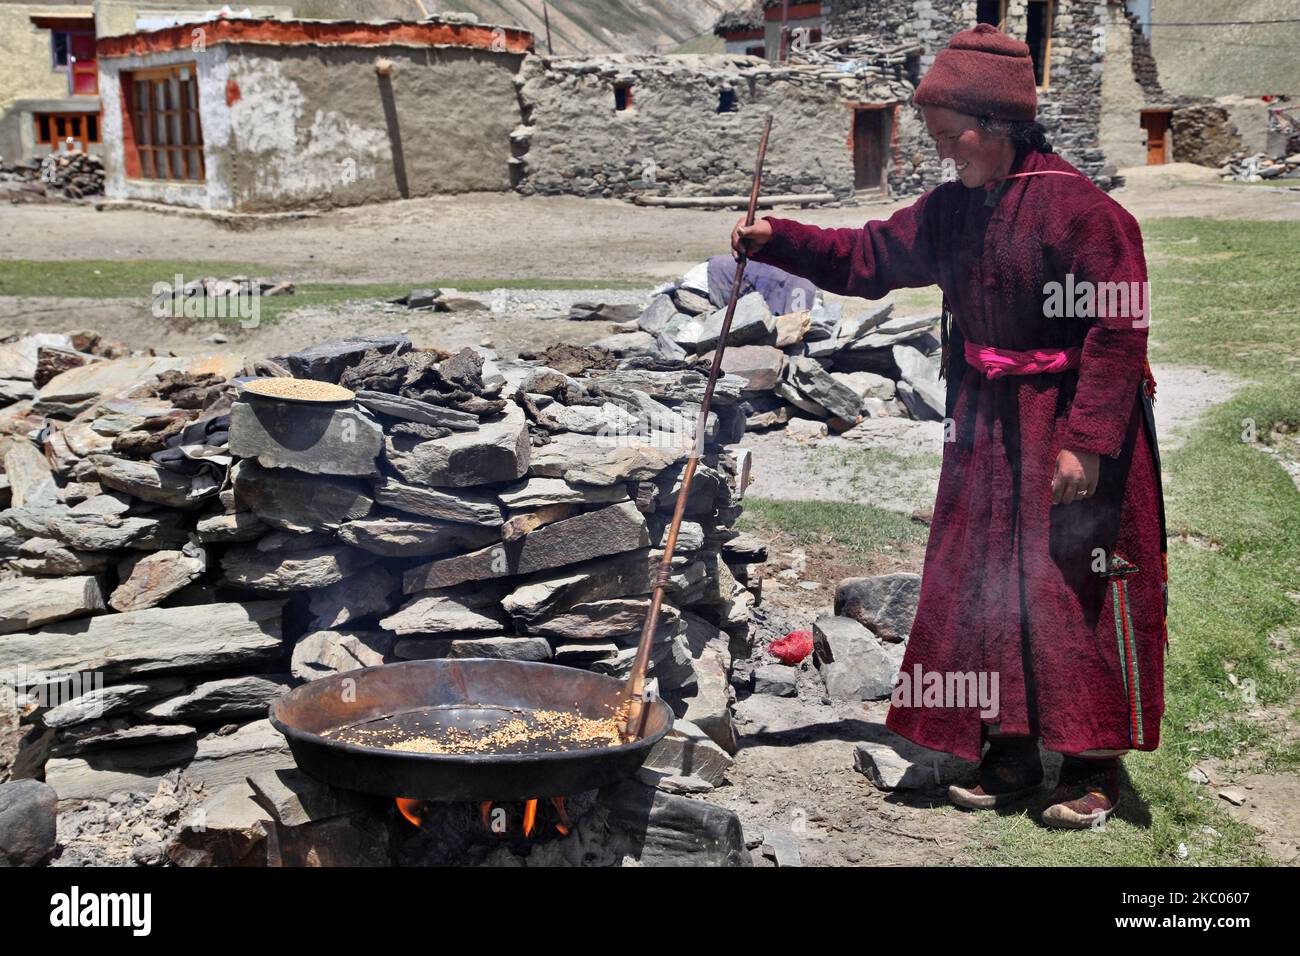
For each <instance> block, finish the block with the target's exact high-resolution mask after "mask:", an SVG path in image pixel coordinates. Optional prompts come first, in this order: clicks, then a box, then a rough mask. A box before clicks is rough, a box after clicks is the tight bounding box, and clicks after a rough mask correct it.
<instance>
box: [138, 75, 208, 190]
mask: <svg viewBox="0 0 1300 956" xmlns="http://www.w3.org/2000/svg"><path fill="white" fill-rule="evenodd" d="M122 114H123V115H122V125H123V130H124V132H125V135H124V136H123V137H122V141H123V142H122V145H123V150H124V152H125V154H126V155H125V167H126V174H127V177H128V178H130V179H157V180H165V181H168V182H181V183H202V182H204V181H205V178H206V169H205V167H204V159H203V124H202V121H201V118H200V116H199V83H198V72H197V70H196V69H195V66H194V64H193V63H178V64H176V65H174V66H164V67H152V68H149V69H144V70H132V71H130V72H124V73H123V74H122Z"/></svg>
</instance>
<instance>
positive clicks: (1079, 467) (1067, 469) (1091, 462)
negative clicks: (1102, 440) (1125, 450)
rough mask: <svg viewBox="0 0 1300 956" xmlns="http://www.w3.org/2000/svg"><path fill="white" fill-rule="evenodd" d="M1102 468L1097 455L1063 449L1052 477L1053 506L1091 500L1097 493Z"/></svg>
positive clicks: (1058, 456)
mask: <svg viewBox="0 0 1300 956" xmlns="http://www.w3.org/2000/svg"><path fill="white" fill-rule="evenodd" d="M1100 468H1101V458H1100V456H1098V455H1096V454H1095V453H1093V452H1088V451H1070V450H1069V449H1068V448H1062V449H1061V453H1060V454H1059V455H1057V456H1056V474H1055V475H1053V476H1052V504H1054V505H1072V504H1074V503H1075V502H1076V501H1084V500H1085V499H1088V498H1091V497H1092V496H1093V495H1094V494H1096V492H1097V476H1098V474H1099V472H1100Z"/></svg>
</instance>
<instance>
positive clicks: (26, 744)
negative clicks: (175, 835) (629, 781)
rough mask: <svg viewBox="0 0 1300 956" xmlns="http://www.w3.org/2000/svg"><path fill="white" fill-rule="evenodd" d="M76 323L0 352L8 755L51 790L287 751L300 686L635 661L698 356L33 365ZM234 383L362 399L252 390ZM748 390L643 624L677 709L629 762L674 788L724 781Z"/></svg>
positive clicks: (270, 758)
mask: <svg viewBox="0 0 1300 956" xmlns="http://www.w3.org/2000/svg"><path fill="white" fill-rule="evenodd" d="M77 335H78V334H73V335H70V336H64V337H60V336H28V337H27V338H25V339H20V340H17V341H15V342H12V343H8V344H5V345H3V346H0V376H3V380H4V381H5V382H6V383H7V384H6V385H5V386H4V387H5V389H6V391H5V395H6V396H7V398H6V399H4V401H6V402H7V403H8V404H7V405H6V407H3V408H0V455H2V457H3V464H4V476H3V479H2V481H3V484H0V507H3V509H4V510H3V511H0V678H2V679H0V686H4V685H6V684H7V685H9V686H11V687H14V688H16V692H17V695H18V700H17V703H18V705H19V707H20V710H21V713H22V715H23V716H22V721H21V723H20V725H19V726H17V727H10V728H9V730H8V731H5V728H4V727H3V725H0V734H3V733H5V732H8V733H10V737H9V739H8V740H7V741H0V755H3V754H4V752H5V748H6V746H7V747H8V748H9V751H10V758H11V759H10V760H9V761H8V763H9V770H8V773H9V774H10V775H12V776H15V777H19V776H25V777H40V776H42V775H43V777H44V779H45V781H46V782H47V783H48V784H49V785H50V786H51V787H53V788H54V790H55V791H56V792H57V794H58V796H59V798H60V800H61V801H63V802H64V803H65V805H66V804H67V803H68V802H75V801H86V800H98V799H106V798H108V797H110V796H112V795H115V794H121V793H126V794H142V793H143V794H152V793H154V792H155V791H156V790H157V789H158V788H159V787H160V785H161V781H163V780H164V778H165V777H166V775H167V774H168V773H169V771H172V770H174V769H176V768H183V770H184V774H185V777H186V780H187V781H188V784H187V785H189V786H199V787H201V788H203V789H204V792H208V793H211V792H214V791H217V790H219V789H220V788H224V787H228V786H243V785H244V782H245V779H246V778H247V777H249V776H250V775H252V774H254V773H257V772H261V771H265V770H269V769H275V768H277V767H287V766H291V765H292V759H291V757H290V755H289V752H288V749H287V746H286V744H285V742H284V740H283V739H282V738H281V737H280V735H279V734H278V733H276V732H275V731H274V729H273V728H272V727H271V726H270V724H269V722H268V721H267V720H266V719H265V718H266V708H267V706H268V704H269V703H270V702H272V701H273V700H274V699H275V698H276V697H277V696H278V695H280V694H282V693H284V692H285V691H286V690H287V689H288V688H290V687H292V686H294V685H296V684H297V683H300V682H302V681H306V680H311V679H314V678H316V677H320V676H324V675H328V674H332V673H336V672H339V671H343V670H349V669H353V668H356V667H360V666H366V665H371V664H378V663H382V662H391V661H398V660H410V659H421V658H431V657H496V658H505V659H512V660H529V661H549V662H553V663H557V664H565V665H571V666H575V667H584V668H590V669H592V670H596V671H599V672H602V673H607V674H611V675H615V676H623V675H625V674H626V673H627V672H628V670H629V669H630V666H631V661H632V657H633V655H634V646H635V643H636V641H637V638H638V635H639V632H640V629H641V626H642V623H643V621H644V618H645V614H646V611H647V608H648V604H649V599H648V595H649V592H650V590H651V585H652V582H653V579H654V575H655V571H656V567H657V563H658V560H659V557H660V555H661V553H662V552H661V550H660V548H661V545H662V542H663V540H664V537H665V533H666V530H667V526H668V523H669V519H670V516H671V513H672V509H673V506H674V504H675V499H676V493H677V490H678V487H679V484H680V480H681V476H682V473H683V470H684V468H685V464H686V461H687V458H688V455H689V454H690V452H691V450H692V448H693V447H694V441H693V431H694V421H695V416H696V414H697V412H698V403H699V401H700V398H701V395H702V393H703V387H704V382H705V377H706V376H705V374H704V373H703V372H701V371H699V370H697V369H694V368H689V367H685V366H684V365H683V364H682V363H671V365H670V366H664V367H660V366H658V365H656V364H655V363H653V362H645V361H643V360H641V359H639V358H636V357H633V358H629V359H627V360H623V361H619V362H610V361H604V362H596V363H595V365H596V366H603V367H589V368H587V369H586V370H585V371H582V370H581V368H582V363H577V364H576V366H575V365H571V366H570V371H569V372H567V373H566V372H562V371H559V370H557V369H554V368H551V367H547V366H546V365H543V364H541V363H540V362H538V361H522V360H521V361H505V360H500V359H498V358H497V357H496V356H495V355H494V354H493V353H492V352H490V351H488V350H483V349H480V350H472V349H466V350H464V351H462V352H460V353H458V354H455V355H451V354H447V353H444V352H438V351H434V350H423V349H417V348H413V347H412V344H411V342H410V341H409V339H407V338H406V337H405V336H400V335H393V336H375V337H363V338H358V339H355V340H351V341H346V342H330V343H325V344H322V345H317V346H313V347H310V348H306V349H303V350H301V351H299V352H296V353H293V354H290V355H286V356H282V357H279V358H276V359H272V360H264V361H260V362H256V363H253V364H252V366H251V367H249V366H246V364H245V362H244V360H243V358H242V357H240V356H237V355H231V354H214V355H208V356H199V357H194V358H176V357H173V356H157V355H149V354H140V355H126V356H123V357H120V358H117V359H114V360H105V359H102V358H99V357H98V356H91V357H90V358H89V359H88V360H87V361H86V362H85V363H84V364H81V365H78V366H76V367H70V368H68V369H67V370H66V371H62V372H60V373H59V374H56V375H54V376H53V377H51V378H49V380H48V381H44V382H43V383H41V384H39V385H38V384H36V373H37V371H38V368H39V365H40V363H39V356H40V354H41V352H42V350H45V349H64V350H67V349H72V350H73V351H76V348H77V346H78V343H79V340H78V339H77ZM593 351H594V352H597V353H598V350H593ZM604 354H605V355H606V356H607V353H604ZM250 376H257V377H260V378H266V377H279V378H281V379H288V378H293V379H296V380H298V381H296V382H292V383H288V384H287V385H286V387H287V388H288V389H289V390H290V391H291V392H292V393H293V395H294V396H298V397H300V398H301V397H310V393H312V392H313V391H318V390H325V389H329V388H336V387H337V385H338V384H341V385H342V386H343V387H344V388H346V389H350V390H352V392H353V393H354V394H355V398H354V399H353V400H344V401H335V402H333V403H319V402H317V403H311V402H307V401H302V400H293V398H292V397H291V398H272V397H268V396H266V395H258V394H254V393H253V392H252V391H248V390H244V389H243V387H242V386H243V385H244V384H246V383H247V382H248V381H249V378H250ZM14 383H18V385H15V384H14ZM262 384H264V383H262ZM744 384H745V380H744V379H742V378H739V377H737V376H733V375H727V376H725V377H723V378H722V379H721V381H720V382H719V386H718V390H717V393H716V395H715V400H714V402H715V404H714V410H713V412H712V413H711V414H710V417H709V421H708V430H707V434H706V437H705V442H704V445H703V457H702V460H701V463H700V466H699V468H698V471H697V473H696V475H695V479H694V482H693V485H692V493H691V496H690V499H689V502H688V505H687V509H686V518H685V522H684V523H683V525H682V529H681V534H680V537H679V539H678V543H677V556H676V557H675V559H674V561H673V573H672V577H671V582H670V588H669V592H668V596H667V600H666V602H665V605H664V609H663V614H662V618H661V622H662V623H661V628H660V631H659V634H658V635H657V637H656V642H655V645H654V652H653V663H652V670H651V677H652V678H653V679H654V680H656V681H657V684H658V690H659V693H660V694H661V695H662V696H663V697H664V698H665V699H666V700H668V701H669V702H670V703H671V704H672V705H673V706H674V709H675V710H676V712H677V715H678V717H679V718H680V722H679V724H678V727H677V728H676V729H675V731H674V734H673V736H672V737H671V738H669V740H667V741H665V742H664V744H663V745H662V746H661V748H659V749H658V750H657V751H656V754H655V755H654V756H652V759H651V760H650V762H649V763H648V765H647V770H646V771H645V773H646V774H647V775H648V776H647V779H648V781H649V782H653V783H656V784H658V785H659V786H660V787H661V788H662V789H665V790H670V791H676V792H692V791H697V790H701V789H708V788H709V787H711V786H713V785H715V784H716V783H718V782H720V781H721V779H722V773H723V772H724V771H725V769H726V767H727V766H729V765H730V757H729V753H730V752H734V750H735V731H734V728H733V724H732V717H731V712H730V709H729V705H730V703H731V699H732V698H731V696H730V695H731V690H730V686H729V677H730V668H731V660H732V654H733V652H734V653H739V654H745V653H748V644H747V620H748V610H749V607H750V606H751V605H752V604H753V603H754V600H755V598H754V595H753V594H752V593H751V592H750V591H749V590H747V588H746V587H745V586H744V584H742V583H741V582H742V581H745V580H748V579H749V578H750V575H749V573H748V566H749V564H750V563H751V562H753V561H755V560H761V554H759V553H758V552H755V551H754V550H753V548H750V547H748V546H746V545H744V543H743V538H742V539H741V541H740V544H739V545H737V546H736V547H732V545H731V542H732V541H733V539H736V538H737V537H738V536H737V535H736V533H735V532H734V531H732V530H731V526H732V524H733V523H734V522H735V520H736V518H737V517H738V515H739V514H740V510H741V501H740V499H741V496H742V494H743V491H744V487H745V484H746V482H747V480H748V469H749V455H748V453H747V452H745V451H743V450H730V449H723V448H721V447H720V446H721V444H722V443H723V442H724V441H728V442H730V441H734V440H735V439H736V438H737V437H739V435H740V434H741V433H742V432H743V429H744V424H745V416H746V412H744V411H742V405H741V401H740V400H741V394H742V390H743V388H744ZM19 386H23V387H19ZM74 678H75V681H74ZM92 678H93V681H100V682H102V685H101V684H93V682H92ZM78 682H79V683H78ZM11 692H13V691H11ZM0 764H3V761H0ZM4 772H5V771H4V767H3V766H2V765H0V773H4ZM0 779H3V777H0ZM168 786H169V787H173V788H174V786H175V782H174V781H173V782H172V783H170V784H168ZM145 829H150V828H145ZM154 829H156V828H154ZM150 832H153V829H150ZM140 845H144V844H143V843H142V844H140ZM138 856H139V857H140V858H141V859H144V860H147V861H156V860H158V859H159V858H160V857H159V855H158V854H157V853H156V852H155V851H154V849H153V848H151V849H149V850H147V851H141V853H140V854H139V855H138Z"/></svg>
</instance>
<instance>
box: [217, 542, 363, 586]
mask: <svg viewBox="0 0 1300 956" xmlns="http://www.w3.org/2000/svg"><path fill="white" fill-rule="evenodd" d="M366 560H367V559H366V557H365V555H363V554H362V553H361V552H359V551H354V550H353V549H352V548H349V547H347V546H346V545H334V546H327V547H322V548H307V549H305V550H303V551H293V552H290V553H285V552H283V551H280V550H276V551H262V550H259V549H258V548H257V547H256V545H246V544H245V545H237V546H235V547H233V548H231V549H230V550H228V551H227V552H226V554H225V556H224V557H223V558H222V561H221V569H222V577H223V578H224V579H225V580H226V581H229V582H230V583H231V584H238V585H240V586H241V587H246V588H252V589H253V590H255V591H305V590H312V589H314V588H324V587H329V586H330V585H331V584H337V583H338V582H339V581H342V580H343V579H344V578H345V577H347V576H348V575H351V574H354V573H356V572H357V571H359V570H360V569H361V568H362V567H364V566H365V563H366Z"/></svg>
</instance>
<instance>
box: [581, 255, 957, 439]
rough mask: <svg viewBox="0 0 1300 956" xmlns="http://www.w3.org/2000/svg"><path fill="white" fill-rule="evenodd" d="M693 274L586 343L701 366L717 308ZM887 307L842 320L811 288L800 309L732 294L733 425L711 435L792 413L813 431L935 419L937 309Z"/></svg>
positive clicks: (769, 424) (715, 338) (717, 324)
mask: <svg viewBox="0 0 1300 956" xmlns="http://www.w3.org/2000/svg"><path fill="white" fill-rule="evenodd" d="M701 276H702V269H700V268H697V269H695V270H692V272H691V273H688V274H687V276H686V277H685V278H684V279H683V280H682V281H681V282H679V283H677V284H675V285H673V286H670V287H667V288H665V289H662V290H661V291H660V292H659V293H658V294H656V295H655V296H654V298H653V299H652V300H651V302H650V305H649V306H648V307H647V308H646V309H645V311H644V312H643V313H642V314H641V317H640V318H639V319H638V320H637V322H636V323H635V325H629V327H628V329H626V330H624V331H621V332H617V333H615V334H614V335H610V336H607V337H606V338H603V339H600V340H598V341H597V342H596V343H595V344H597V345H599V346H601V347H603V348H607V349H609V350H610V351H612V352H613V353H614V354H615V355H618V356H621V357H624V358H625V359H626V358H631V357H635V358H640V359H641V360H642V361H645V362H653V363H656V367H657V368H661V369H662V368H674V367H687V368H704V369H707V367H708V363H709V362H711V361H712V359H713V353H714V350H715V349H716V348H717V347H718V344H719V339H720V338H721V330H722V322H723V319H724V317H725V314H726V309H725V308H724V307H722V306H720V305H719V304H718V303H717V302H715V301H712V300H710V298H709V292H708V289H707V288H705V286H706V285H707V283H705V282H703V281H702V279H701V278H700V277H701ZM893 308H894V307H893V303H891V302H889V301H883V302H880V303H877V304H876V305H875V306H874V307H872V308H870V309H869V310H868V311H866V312H864V313H861V314H858V315H856V316H853V317H851V318H850V317H846V316H845V315H844V314H843V310H842V307H841V303H838V302H837V303H827V302H825V301H824V299H823V297H822V294H821V293H818V294H817V296H816V297H815V301H813V302H812V303H810V308H808V309H807V310H803V311H799V312H791V313H788V314H785V315H773V314H772V311H771V310H770V309H769V308H768V306H767V303H766V302H765V301H764V299H763V296H762V295H761V294H760V293H758V292H750V293H749V294H747V295H745V296H743V297H741V299H740V300H739V301H738V302H737V304H736V312H735V315H734V316H733V318H732V325H731V329H730V333H729V335H728V337H727V349H726V351H725V352H724V353H723V358H722V369H723V371H724V372H726V373H727V374H728V376H731V377H734V378H735V379H737V380H738V381H739V383H740V389H739V394H738V395H736V396H734V398H732V401H731V402H730V403H729V404H728V405H727V407H726V409H725V411H724V412H721V413H720V425H721V426H722V427H723V429H724V432H725V430H726V429H727V428H732V429H734V431H732V432H731V433H729V434H727V435H726V436H725V437H723V438H722V439H720V440H722V441H724V442H729V441H736V440H738V437H737V436H738V435H739V433H740V431H742V430H744V429H748V430H750V431H763V430H767V429H772V428H780V427H784V426H787V425H789V424H790V423H791V422H792V421H795V420H803V421H801V422H800V424H801V425H805V424H807V420H812V421H814V422H817V423H822V422H824V423H826V424H825V425H819V426H818V429H819V430H820V433H821V434H825V433H826V432H827V430H828V429H829V430H831V431H835V432H847V431H849V430H851V429H853V428H854V427H855V426H858V425H859V424H860V423H862V422H864V421H866V420H868V419H880V418H893V419H911V420H916V421H939V420H941V419H942V418H943V415H944V404H945V393H944V387H943V384H942V382H941V380H940V378H939V366H940V352H941V349H940V340H939V317H938V316H936V315H919V316H896V315H894V314H893ZM868 427H870V426H868ZM849 437H852V436H849Z"/></svg>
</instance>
